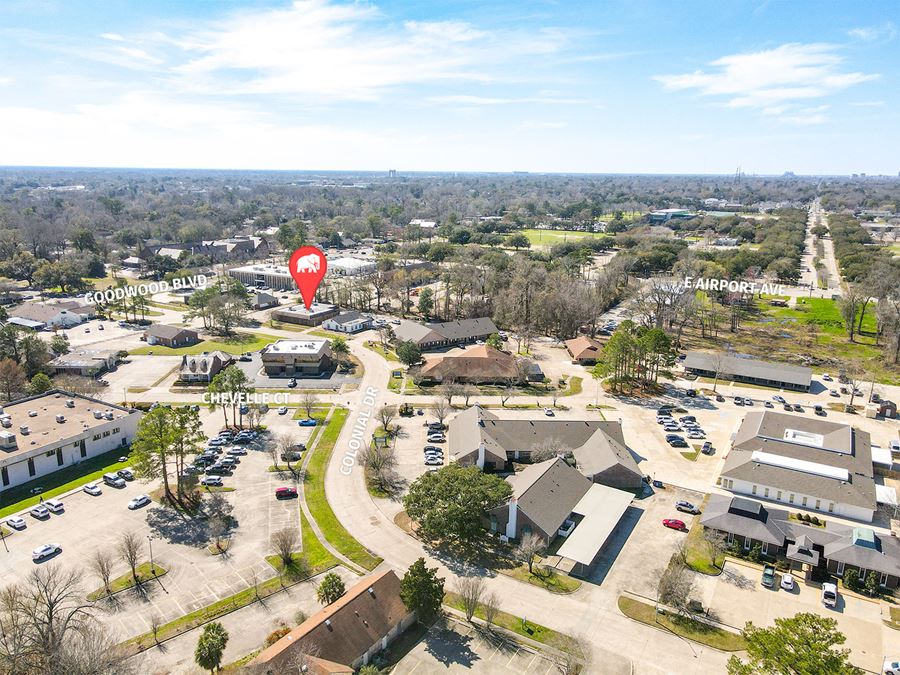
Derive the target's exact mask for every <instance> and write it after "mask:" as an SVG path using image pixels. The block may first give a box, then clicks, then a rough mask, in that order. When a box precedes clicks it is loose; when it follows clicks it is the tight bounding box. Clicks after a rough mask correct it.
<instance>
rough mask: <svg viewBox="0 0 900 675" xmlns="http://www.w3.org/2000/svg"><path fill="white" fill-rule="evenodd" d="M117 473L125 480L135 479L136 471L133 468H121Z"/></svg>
mask: <svg viewBox="0 0 900 675" xmlns="http://www.w3.org/2000/svg"><path fill="white" fill-rule="evenodd" d="M116 475H117V476H119V477H120V478H124V479H125V480H134V471H132V470H131V469H119V470H118V471H116Z"/></svg>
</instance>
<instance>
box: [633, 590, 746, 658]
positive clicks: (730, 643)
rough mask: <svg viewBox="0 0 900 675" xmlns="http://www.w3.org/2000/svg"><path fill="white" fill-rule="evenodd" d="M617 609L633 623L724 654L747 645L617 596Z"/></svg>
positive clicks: (726, 634) (718, 630)
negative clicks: (645, 625)
mask: <svg viewBox="0 0 900 675" xmlns="http://www.w3.org/2000/svg"><path fill="white" fill-rule="evenodd" d="M619 609H620V610H621V611H622V614H624V615H625V616H627V617H628V618H630V619H634V620H635V621H640V622H641V623H645V624H647V625H648V626H658V627H660V628H664V629H667V630H669V631H671V632H673V633H675V634H676V635H680V636H681V637H683V638H686V639H688V640H693V641H694V642H699V643H700V644H704V645H708V646H710V647H713V648H715V649H721V650H722V651H726V652H737V651H741V650H743V649H746V647H747V643H746V641H745V640H744V638H743V637H741V636H740V635H738V634H737V633H731V632H729V631H726V630H722V629H721V628H716V627H715V626H709V625H707V624H705V623H702V622H700V621H696V620H694V619H690V618H687V617H682V616H676V615H673V614H657V612H656V607H654V606H653V605H650V604H647V603H646V602H641V601H639V600H634V599H632V598H627V597H625V596H624V595H620V596H619Z"/></svg>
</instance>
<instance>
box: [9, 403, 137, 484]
mask: <svg viewBox="0 0 900 675" xmlns="http://www.w3.org/2000/svg"><path fill="white" fill-rule="evenodd" d="M140 419H141V413H140V412H139V411H137V410H132V409H130V408H123V407H122V406H118V405H114V404H112V403H107V402H106V401H101V400H100V399H96V398H89V397H87V396H80V395H77V394H69V393H67V392H64V391H60V390H53V391H49V392H47V393H46V394H41V395H40V396H31V397H29V398H23V399H19V400H18V401H13V402H12V403H9V404H7V405H5V406H3V409H2V412H0V425H2V428H0V485H2V487H3V488H8V487H13V486H16V485H21V484H23V483H27V482H28V481H32V480H35V479H37V478H40V477H41V476H46V475H48V474H51V473H53V472H54V471H58V470H60V469H62V468H65V467H67V466H72V465H75V464H78V463H79V462H82V461H84V460H85V459H90V458H91V457H96V456H97V455H101V454H103V453H104V452H110V451H111V450H115V449H117V448H125V447H126V446H128V444H129V443H131V441H132V440H133V439H134V435H135V432H136V431H137V425H138V422H139V421H140Z"/></svg>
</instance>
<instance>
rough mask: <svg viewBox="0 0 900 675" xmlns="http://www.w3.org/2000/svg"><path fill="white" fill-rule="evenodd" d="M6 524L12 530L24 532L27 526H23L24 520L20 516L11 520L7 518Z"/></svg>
mask: <svg viewBox="0 0 900 675" xmlns="http://www.w3.org/2000/svg"><path fill="white" fill-rule="evenodd" d="M6 524H7V525H9V526H10V527H11V528H13V529H14V530H24V529H25V528H26V527H28V525H26V524H25V519H24V518H22V517H21V516H13V517H12V518H7V519H6Z"/></svg>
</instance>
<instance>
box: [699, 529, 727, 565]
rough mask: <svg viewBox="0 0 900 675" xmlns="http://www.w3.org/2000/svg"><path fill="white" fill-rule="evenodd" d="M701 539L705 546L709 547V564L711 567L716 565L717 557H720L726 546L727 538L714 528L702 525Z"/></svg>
mask: <svg viewBox="0 0 900 675" xmlns="http://www.w3.org/2000/svg"><path fill="white" fill-rule="evenodd" d="M703 541H704V542H706V547H707V548H708V549H709V562H710V564H711V565H712V566H713V567H718V566H719V563H718V561H719V558H720V557H722V554H723V553H724V552H725V550H726V549H727V548H728V540H727V539H726V538H725V535H724V534H722V533H721V532H719V531H717V530H714V529H712V528H711V527H704V528H703Z"/></svg>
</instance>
